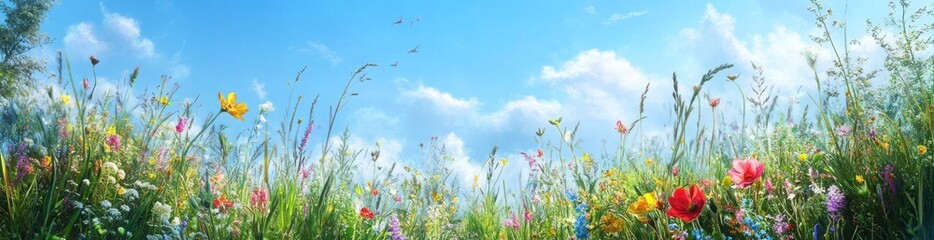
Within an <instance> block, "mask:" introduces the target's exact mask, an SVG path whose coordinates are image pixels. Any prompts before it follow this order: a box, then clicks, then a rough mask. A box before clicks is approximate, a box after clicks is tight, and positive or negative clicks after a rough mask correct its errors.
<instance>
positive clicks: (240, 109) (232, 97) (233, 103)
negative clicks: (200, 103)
mask: <svg viewBox="0 0 934 240" xmlns="http://www.w3.org/2000/svg"><path fill="white" fill-rule="evenodd" d="M217 100H218V101H220V103H221V111H223V112H226V113H229V114H230V116H233V117H234V118H236V119H239V120H240V121H243V114H246V112H247V111H250V109H249V108H247V106H246V103H242V102H241V103H238V102H237V94H236V93H234V92H230V93H228V94H227V98H226V99H225V98H224V96H223V95H221V93H219V92H218V93H217Z"/></svg>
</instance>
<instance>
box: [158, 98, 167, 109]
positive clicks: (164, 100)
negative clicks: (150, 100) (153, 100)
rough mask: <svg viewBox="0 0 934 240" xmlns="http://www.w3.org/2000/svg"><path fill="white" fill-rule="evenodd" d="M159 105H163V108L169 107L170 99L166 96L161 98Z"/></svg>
mask: <svg viewBox="0 0 934 240" xmlns="http://www.w3.org/2000/svg"><path fill="white" fill-rule="evenodd" d="M159 104H162V106H163V107H164V106H168V105H169V98H168V97H166V96H162V97H159Z"/></svg>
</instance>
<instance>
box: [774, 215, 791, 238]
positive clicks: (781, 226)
mask: <svg viewBox="0 0 934 240" xmlns="http://www.w3.org/2000/svg"><path fill="white" fill-rule="evenodd" d="M772 230H774V231H775V234H776V235H779V236H783V235H785V231H787V230H788V222H786V221H785V215H784V214H779V215H778V216H775V223H774V224H772Z"/></svg>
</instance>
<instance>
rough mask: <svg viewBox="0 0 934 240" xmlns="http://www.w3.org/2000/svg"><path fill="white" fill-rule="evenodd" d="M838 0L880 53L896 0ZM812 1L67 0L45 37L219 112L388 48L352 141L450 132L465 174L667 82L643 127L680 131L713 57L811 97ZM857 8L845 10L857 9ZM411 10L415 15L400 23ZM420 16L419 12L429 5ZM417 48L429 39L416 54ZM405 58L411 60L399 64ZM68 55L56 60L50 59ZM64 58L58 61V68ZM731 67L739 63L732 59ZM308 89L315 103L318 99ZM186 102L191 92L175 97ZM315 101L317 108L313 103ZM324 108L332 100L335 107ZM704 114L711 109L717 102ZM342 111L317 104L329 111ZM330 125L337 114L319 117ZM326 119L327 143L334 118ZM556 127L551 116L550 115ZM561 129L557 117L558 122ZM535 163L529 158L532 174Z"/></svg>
mask: <svg viewBox="0 0 934 240" xmlns="http://www.w3.org/2000/svg"><path fill="white" fill-rule="evenodd" d="M849 4H851V5H850V6H848V7H846V8H847V9H848V10H847V11H843V10H842V9H844V8H845V6H844V5H843V3H840V2H833V3H830V4H827V5H828V6H829V7H831V8H833V9H834V11H835V13H834V17H833V19H840V20H845V21H847V22H852V23H854V24H851V25H852V26H851V29H850V30H849V31H850V33H851V36H850V37H851V39H856V40H858V41H861V42H863V43H864V44H863V45H861V46H854V47H853V49H852V50H853V51H854V53H855V54H858V55H861V56H868V57H872V58H874V59H876V60H875V62H873V61H870V63H869V65H870V66H877V67H878V66H880V65H879V60H881V58H880V56H883V55H880V54H882V53H881V51H880V50H879V49H878V48H874V47H871V46H872V44H871V41H870V39H869V38H867V37H865V34H864V31H863V28H864V26H865V19H866V18H870V17H872V18H875V19H881V17H883V16H885V14H886V11H885V9H887V6H886V5H885V3H881V2H879V3H876V2H871V1H855V2H850V3H849ZM809 5H810V3H809V2H808V1H787V2H786V1H715V2H701V1H679V2H673V1H646V2H642V1H470V2H464V1H440V2H437V1H333V2H331V1H328V2H322V1H302V2H286V1H281V2H270V3H261V2H229V1H224V2H220V1H154V2H135V1H106V2H87V1H61V2H60V3H59V4H58V5H57V6H55V7H54V8H53V9H52V10H51V12H50V13H49V15H48V19H47V21H46V22H45V23H44V25H43V27H42V28H43V30H44V31H46V32H47V33H48V34H49V35H50V36H52V37H53V42H52V43H51V44H50V45H49V46H46V47H45V48H43V49H42V50H40V51H39V54H40V55H44V56H52V55H53V53H54V52H55V51H58V50H61V51H64V52H65V53H66V54H67V56H68V57H69V58H70V59H71V60H72V63H73V65H74V66H75V68H74V72H75V74H76V75H78V76H89V75H90V70H89V68H88V65H87V64H86V62H87V61H86V59H87V56H88V55H90V54H94V55H96V56H97V57H98V58H99V59H101V60H102V63H101V64H100V65H99V66H98V75H99V76H101V77H102V78H103V79H105V80H106V81H109V82H111V83H119V82H120V81H119V80H121V79H124V78H126V76H127V75H128V74H129V71H131V70H132V69H133V67H134V66H140V68H141V77H140V78H141V80H140V81H139V83H137V86H138V87H137V88H136V89H135V91H142V86H146V87H153V86H155V85H156V84H158V82H159V76H160V75H162V74H169V75H173V81H175V82H178V83H179V84H180V85H181V90H180V91H179V92H178V94H177V95H176V96H177V98H178V99H174V101H176V102H180V101H182V99H184V98H195V97H197V96H200V97H201V99H202V100H201V102H200V103H201V104H203V106H204V109H206V110H205V111H204V112H203V113H202V116H203V115H205V114H206V113H207V112H208V111H207V110H210V111H214V110H213V108H214V106H216V105H215V104H216V102H215V101H214V100H213V98H214V97H213V96H214V95H215V94H217V92H219V91H221V92H225V93H226V92H229V91H235V92H237V93H238V94H239V95H238V99H240V100H241V101H244V102H247V103H248V104H249V105H250V107H251V112H250V113H249V114H247V116H246V117H247V119H248V120H247V121H246V122H239V121H236V120H233V119H232V118H225V119H223V120H221V121H220V123H222V124H227V125H230V126H232V127H233V129H246V128H249V127H252V124H251V123H252V122H253V120H255V119H256V118H257V117H258V115H257V114H258V106H259V104H261V103H263V102H266V101H270V102H272V103H273V104H274V106H275V108H276V112H274V113H272V114H271V116H267V118H268V119H270V121H271V122H276V123H278V121H279V120H281V118H280V117H279V116H281V114H282V113H283V112H284V110H285V108H286V107H287V106H285V104H286V101H287V96H288V95H287V93H288V92H289V91H290V88H289V87H288V86H287V85H286V84H285V83H286V82H287V81H291V80H292V79H294V77H295V74H296V72H297V71H298V70H299V69H301V68H302V67H303V66H306V65H307V66H308V69H307V71H306V72H305V74H304V76H303V80H302V82H300V84H299V85H298V86H297V87H296V88H295V89H294V90H295V91H296V93H298V94H302V95H305V96H306V98H307V99H310V98H311V97H313V96H314V95H316V94H320V95H321V102H320V104H321V106H327V105H331V104H334V100H335V99H336V94H338V93H339V91H340V90H341V87H342V84H343V83H345V82H346V79H347V77H348V76H349V74H350V73H351V72H352V71H353V70H354V69H356V68H357V67H358V66H360V65H362V64H364V63H376V64H379V65H380V66H379V67H376V68H372V69H370V71H369V74H370V75H369V76H370V77H372V78H373V79H374V81H371V82H366V83H365V84H361V85H358V86H357V87H356V88H355V89H354V91H355V92H359V93H360V95H359V96H356V97H353V98H352V99H351V103H350V104H349V105H348V108H347V111H346V112H344V113H343V114H344V115H343V116H342V117H341V118H342V119H343V120H342V121H340V122H339V123H338V126H339V127H343V126H350V129H351V131H352V134H353V137H352V139H351V141H352V143H353V144H354V145H356V146H359V147H371V146H372V145H373V143H374V142H375V141H377V140H379V141H380V142H381V143H382V146H383V150H384V157H385V159H386V161H385V162H384V163H381V164H388V163H390V162H402V163H406V164H417V162H419V161H420V160H419V156H420V155H419V150H418V143H421V142H427V141H428V139H429V138H430V137H431V136H438V137H439V138H440V140H441V141H443V142H444V143H445V144H447V145H448V147H449V150H450V151H451V152H452V154H453V155H454V156H455V157H456V158H458V160H457V162H456V163H455V166H457V167H458V168H459V169H462V170H463V171H461V172H462V177H463V178H465V180H466V178H468V176H470V175H471V174H476V173H478V171H480V170H479V168H478V166H477V165H478V164H480V163H481V161H482V160H483V159H484V157H485V155H486V154H487V153H488V151H489V149H490V148H491V147H492V146H493V145H499V146H500V147H501V153H502V154H504V155H503V156H506V157H508V158H510V159H514V160H515V161H513V162H515V163H516V164H512V165H511V166H513V167H512V168H511V169H510V171H517V172H522V171H525V169H524V168H523V167H522V164H521V160H520V159H521V158H519V155H518V154H519V153H520V152H522V151H533V150H534V149H535V148H536V147H537V146H536V144H535V142H534V141H533V136H534V131H535V129H537V128H540V127H549V126H548V123H547V119H549V118H557V117H561V116H563V117H564V119H565V123H566V124H567V123H575V122H580V123H581V128H582V130H581V133H580V134H579V135H578V136H579V137H580V138H582V139H584V145H586V146H588V147H587V149H588V150H589V151H599V150H600V149H601V148H602V144H603V143H602V139H606V141H607V144H615V139H616V138H617V135H616V133H615V131H614V130H613V127H614V126H615V122H616V120H623V121H624V122H630V121H633V120H635V119H636V118H637V115H638V112H637V111H638V101H639V100H638V95H639V93H641V91H642V89H643V88H644V87H645V84H646V83H651V84H652V88H651V90H650V91H649V97H648V100H647V103H646V107H647V109H648V110H647V115H648V118H647V120H646V121H645V124H646V125H645V128H644V129H643V130H644V131H643V132H640V133H638V134H640V135H644V136H660V137H664V136H666V135H665V134H667V132H666V131H670V130H669V128H668V127H667V124H668V123H670V122H671V116H670V114H669V112H670V109H671V107H670V106H671V100H670V92H671V82H670V75H671V73H672V72H677V73H678V75H679V76H680V79H681V82H682V84H681V85H682V87H683V88H685V89H682V90H685V92H686V88H689V87H690V86H691V85H693V84H694V83H696V82H697V81H698V79H699V77H700V75H701V74H703V73H704V72H705V71H706V70H707V69H709V68H713V67H715V66H717V65H719V64H721V63H733V64H736V65H737V66H736V67H735V68H734V69H731V70H729V71H727V72H726V73H731V74H740V75H741V76H742V77H741V79H740V80H739V81H740V83H741V85H742V86H744V88H747V90H746V91H747V92H748V91H749V90H748V87H749V86H750V84H751V79H750V78H749V77H750V76H752V75H753V73H752V68H751V65H750V64H749V63H750V62H756V64H759V65H762V66H763V67H764V68H765V71H766V77H767V79H770V80H771V81H772V82H771V83H772V84H774V85H775V86H776V89H777V91H778V92H777V94H776V95H778V96H780V98H779V99H780V100H779V101H783V102H786V103H788V102H795V101H803V100H805V99H802V96H805V95H804V94H806V93H807V91H808V90H809V89H812V87H813V86H811V85H813V84H811V83H812V79H811V78H809V76H810V75H809V74H810V73H809V72H808V71H809V70H808V69H807V67H806V65H805V63H804V62H805V61H804V55H803V53H804V52H805V51H810V52H813V53H815V54H816V55H817V56H818V57H819V58H820V60H821V61H820V63H823V66H829V61H830V58H831V55H830V53H831V52H830V51H829V50H828V49H827V47H826V46H818V45H815V44H814V43H813V42H811V41H810V40H809V39H810V38H809V36H810V34H813V33H816V28H815V24H814V23H813V16H812V15H811V13H810V12H808V11H807V7H808V6H809ZM843 12H846V14H843ZM400 17H402V18H403V20H404V23H403V24H398V25H392V22H394V21H396V20H397V19H399V18H400ZM416 18H417V19H419V21H417V22H414V23H413V20H415V19H416ZM835 33H840V32H839V31H836V32H835ZM416 46H418V47H419V48H418V50H419V53H417V54H408V53H407V52H408V51H409V50H410V49H412V48H414V47H416ZM396 61H398V67H390V66H389V65H390V64H392V63H394V62H396ZM50 62H52V61H50ZM50 69H54V67H50ZM722 75H723V76H725V74H722ZM723 76H719V77H718V81H714V82H712V83H711V84H710V85H708V87H707V88H706V89H705V92H708V93H710V94H711V95H712V96H719V97H722V98H723V99H724V100H723V106H724V107H723V109H725V110H724V111H723V114H724V115H725V116H727V119H731V120H728V121H735V120H736V119H737V118H736V111H735V109H738V108H739V106H740V105H739V104H740V102H739V101H740V99H741V98H740V97H739V94H738V93H737V92H736V91H735V87H734V86H733V85H732V84H728V83H727V82H725V81H723V79H724V77H723ZM306 103H307V101H306ZM176 106H177V105H176ZM306 107H307V106H303V108H306ZM320 109H325V108H320ZM704 111H708V112H705V113H704V114H708V113H709V108H708V109H705V110H704ZM326 114H327V112H326V111H319V112H318V113H317V114H316V115H317V118H316V120H317V121H318V122H317V123H319V125H320V124H323V123H324V122H325V117H326ZM321 126H323V125H321ZM321 126H318V128H316V133H315V134H314V135H315V137H314V138H313V141H314V142H317V143H320V142H321V141H322V138H323V136H322V135H323V131H320V130H322V129H321V128H320V127H321ZM549 130H551V129H549ZM550 134H553V135H554V133H550ZM516 176H521V174H518V173H517V174H516Z"/></svg>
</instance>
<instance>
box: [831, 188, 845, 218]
mask: <svg viewBox="0 0 934 240" xmlns="http://www.w3.org/2000/svg"><path fill="white" fill-rule="evenodd" d="M826 205H827V213H829V214H830V218H832V219H833V220H834V221H836V220H837V219H840V212H841V211H842V210H843V207H845V206H846V196H844V195H843V193H842V192H840V189H839V188H837V185H832V186H830V188H828V189H827V202H826Z"/></svg>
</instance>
